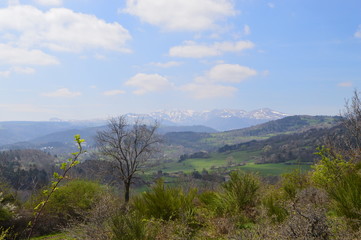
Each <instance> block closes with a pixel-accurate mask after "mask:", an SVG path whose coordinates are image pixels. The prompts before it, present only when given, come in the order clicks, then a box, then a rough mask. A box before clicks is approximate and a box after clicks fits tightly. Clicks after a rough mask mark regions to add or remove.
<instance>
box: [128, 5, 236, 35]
mask: <svg viewBox="0 0 361 240" xmlns="http://www.w3.org/2000/svg"><path fill="white" fill-rule="evenodd" d="M126 6H127V7H126V9H124V10H122V12H126V13H129V14H131V15H134V16H137V17H139V18H140V19H141V20H142V21H144V22H147V23H150V24H152V25H156V26H159V27H161V28H163V29H166V30H170V31H178V30H181V31H182V30H185V31H201V30H207V29H212V28H214V27H215V26H216V22H217V21H219V20H222V19H224V18H225V17H229V16H234V15H235V14H236V11H235V9H234V6H233V1H232V0H197V1H191V0H151V1H150V0H127V3H126Z"/></svg>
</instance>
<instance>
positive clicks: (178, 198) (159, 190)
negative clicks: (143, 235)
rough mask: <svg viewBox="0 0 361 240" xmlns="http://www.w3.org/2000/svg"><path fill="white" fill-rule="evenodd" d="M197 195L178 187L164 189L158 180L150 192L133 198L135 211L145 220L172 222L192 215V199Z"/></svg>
mask: <svg viewBox="0 0 361 240" xmlns="http://www.w3.org/2000/svg"><path fill="white" fill-rule="evenodd" d="M196 193H197V190H196V189H192V190H191V191H189V192H188V193H185V192H183V190H182V189H181V188H178V187H166V186H164V182H163V180H161V179H160V180H158V181H157V182H156V183H155V185H154V186H153V187H152V188H151V190H150V191H148V192H144V193H143V194H142V195H140V196H138V197H135V198H134V201H133V204H134V207H135V209H136V210H137V211H138V212H139V213H140V214H141V215H142V216H145V217H146V218H148V219H150V218H158V219H163V220H166V221H168V220H174V219H178V218H181V217H185V218H188V217H190V216H191V215H193V210H194V205H193V199H194V198H195V196H196Z"/></svg>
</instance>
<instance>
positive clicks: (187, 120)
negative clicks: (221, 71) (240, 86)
mask: <svg viewBox="0 0 361 240" xmlns="http://www.w3.org/2000/svg"><path fill="white" fill-rule="evenodd" d="M126 115H127V116H128V117H129V118H139V117H142V118H149V119H156V120H159V121H160V122H162V123H164V124H165V125H183V126H190V125H203V126H207V127H210V128H214V129H216V130H218V131H226V130H232V129H240V128H245V127H250V126H253V125H257V124H261V123H265V122H268V121H271V120H277V119H281V118H284V117H287V116H289V115H288V114H285V113H281V112H278V111H275V110H272V109H269V108H261V109H258V110H254V111H249V112H247V111H244V110H237V109H215V110H211V111H193V110H172V111H156V112H152V113H149V114H134V113H129V114H126Z"/></svg>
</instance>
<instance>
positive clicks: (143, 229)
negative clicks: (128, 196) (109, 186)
mask: <svg viewBox="0 0 361 240" xmlns="http://www.w3.org/2000/svg"><path fill="white" fill-rule="evenodd" d="M147 225H148V224H147V221H146V220H145V219H143V218H142V217H141V216H140V215H139V214H138V213H136V212H129V213H126V212H120V213H119V214H117V215H116V216H115V217H113V219H112V223H111V229H112V233H113V238H112V239H113V240H151V239H155V236H156V232H152V231H149V230H148V228H147Z"/></svg>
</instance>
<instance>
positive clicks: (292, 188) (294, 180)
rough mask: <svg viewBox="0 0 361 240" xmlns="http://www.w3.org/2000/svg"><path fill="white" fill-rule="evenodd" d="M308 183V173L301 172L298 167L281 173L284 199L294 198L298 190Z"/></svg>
mask: <svg viewBox="0 0 361 240" xmlns="http://www.w3.org/2000/svg"><path fill="white" fill-rule="evenodd" d="M309 185H310V181H309V177H308V175H307V174H306V173H302V172H301V170H299V169H296V170H293V171H292V172H290V173H286V174H283V175H282V190H283V191H284V195H285V198H286V199H294V198H295V197H296V194H297V193H298V192H299V191H300V190H302V189H305V188H306V187H307V186H309Z"/></svg>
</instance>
